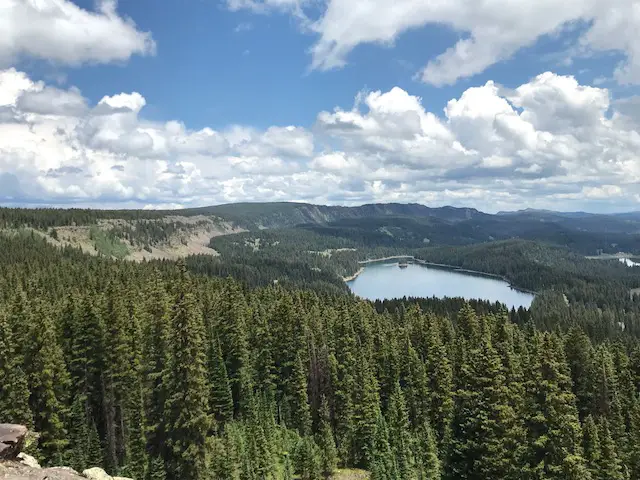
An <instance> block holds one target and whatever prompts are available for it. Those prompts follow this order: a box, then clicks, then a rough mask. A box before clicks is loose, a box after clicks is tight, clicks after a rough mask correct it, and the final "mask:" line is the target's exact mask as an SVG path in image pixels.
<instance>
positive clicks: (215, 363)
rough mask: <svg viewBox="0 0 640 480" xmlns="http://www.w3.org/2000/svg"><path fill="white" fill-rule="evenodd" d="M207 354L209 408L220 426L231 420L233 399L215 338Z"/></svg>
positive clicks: (218, 343)
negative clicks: (209, 391) (209, 388)
mask: <svg viewBox="0 0 640 480" xmlns="http://www.w3.org/2000/svg"><path fill="white" fill-rule="evenodd" d="M211 344H212V348H211V351H210V353H209V369H208V371H209V384H210V385H211V395H210V397H209V398H210V406H211V411H212V413H213V415H214V416H215V418H216V420H218V422H220V423H221V424H224V423H226V422H229V421H230V420H232V419H233V398H232V395H231V387H230V385H229V377H228V376H227V367H226V365H225V363H224V359H223V357H222V347H221V346H220V340H219V339H218V338H215V339H214V340H213V341H212V342H211Z"/></svg>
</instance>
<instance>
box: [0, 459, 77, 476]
mask: <svg viewBox="0 0 640 480" xmlns="http://www.w3.org/2000/svg"><path fill="white" fill-rule="evenodd" d="M43 479H46V480H83V479H84V477H82V476H80V474H79V473H78V472H76V471H75V470H73V469H72V468H69V467H55V468H34V467H29V466H27V465H23V464H22V463H20V462H16V461H8V462H0V480H43Z"/></svg>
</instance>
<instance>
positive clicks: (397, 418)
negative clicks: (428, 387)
mask: <svg viewBox="0 0 640 480" xmlns="http://www.w3.org/2000/svg"><path fill="white" fill-rule="evenodd" d="M387 425H388V428H389V446H390V447H391V453H392V454H393V458H394V460H395V464H396V468H397V470H398V474H399V475H400V478H403V479H404V478H407V479H411V478H414V475H415V471H414V464H415V462H414V458H413V448H412V447H413V445H412V441H411V435H410V433H409V414H408V411H407V406H406V403H405V400H404V395H403V393H402V390H401V389H400V385H399V384H397V383H396V388H395V390H394V392H393V394H392V395H391V399H390V400H389V411H388V412H387Z"/></svg>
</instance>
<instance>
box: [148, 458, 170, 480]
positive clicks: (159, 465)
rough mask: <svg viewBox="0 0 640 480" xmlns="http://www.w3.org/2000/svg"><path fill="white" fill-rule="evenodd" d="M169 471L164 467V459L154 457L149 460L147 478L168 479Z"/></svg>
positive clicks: (150, 479)
mask: <svg viewBox="0 0 640 480" xmlns="http://www.w3.org/2000/svg"><path fill="white" fill-rule="evenodd" d="M166 478H167V473H166V472H165V469H164V460H162V458H160V457H153V458H151V459H150V460H149V466H148V467H147V474H146V476H145V480H166Z"/></svg>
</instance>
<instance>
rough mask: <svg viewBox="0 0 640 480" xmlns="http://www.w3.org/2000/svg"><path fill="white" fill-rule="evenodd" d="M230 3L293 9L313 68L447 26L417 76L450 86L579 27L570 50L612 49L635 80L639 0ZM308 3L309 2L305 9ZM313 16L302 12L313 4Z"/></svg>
mask: <svg viewBox="0 0 640 480" xmlns="http://www.w3.org/2000/svg"><path fill="white" fill-rule="evenodd" d="M227 5H228V7H229V8H230V9H231V10H240V9H247V10H250V11H253V12H257V13H268V12H271V11H280V12H282V11H284V12H292V13H293V14H294V15H295V16H297V17H298V18H301V19H302V20H303V23H304V26H305V27H308V30H310V31H311V32H315V34H316V35H317V36H318V37H319V38H318V40H317V41H316V43H315V44H314V45H313V47H312V48H311V55H312V62H311V67H312V68H314V69H319V70H330V69H333V68H340V67H342V66H344V65H345V64H346V63H347V59H348V56H349V54H350V53H351V51H352V50H354V49H355V48H356V47H357V46H358V45H362V44H378V45H382V46H390V45H393V43H394V41H395V40H396V39H397V38H398V37H399V36H400V35H402V34H403V33H405V32H407V31H409V30H414V29H418V28H421V27H424V26H426V25H445V26H447V27H449V28H451V29H452V30H453V31H455V32H456V33H458V35H459V38H460V39H459V40H458V41H457V42H456V43H455V44H454V45H451V46H450V47H449V48H447V49H446V50H444V51H443V52H441V53H440V54H439V55H437V56H436V57H435V58H431V59H428V58H425V59H424V61H425V63H426V65H425V66H424V67H423V68H422V69H421V70H420V71H419V72H418V74H417V77H418V78H419V79H421V80H422V81H424V82H426V83H430V84H433V85H438V86H439V85H448V84H453V83H455V82H456V81H457V80H458V79H460V78H466V77H471V76H473V75H475V74H478V73H480V72H483V71H484V70H485V69H487V68H488V67H490V66H491V65H493V64H495V63H497V62H500V61H503V60H506V59H508V58H510V57H511V56H513V55H514V54H515V53H516V52H518V51H519V50H520V49H522V48H524V47H528V46H531V45H533V44H535V42H536V41H538V40H539V39H540V38H541V37H544V36H550V35H557V34H559V33H562V32H563V31H565V30H569V29H573V30H575V29H576V28H582V29H583V30H584V32H583V33H582V35H581V36H580V38H579V40H578V42H577V44H576V45H571V46H570V51H571V52H573V54H575V55H584V54H589V53H590V52H592V51H602V52H607V51H614V52H619V53H622V54H623V55H624V56H625V59H624V61H623V62H621V63H620V65H618V67H617V68H616V70H615V77H616V79H617V80H618V81H619V82H621V83H640V44H639V43H638V42H637V40H636V37H637V34H636V32H637V31H638V29H639V28H640V6H639V5H638V2H637V1H636V0H610V1H608V2H605V1H601V0H566V1H563V2H557V1H556V0H537V1H535V2H532V1H530V0H493V1H490V2H473V1H467V0H450V1H426V0H363V1H360V2H358V3H357V8H355V7H354V2H353V0H326V1H324V2H305V1H303V0H227ZM307 5H308V6H309V8H306V7H307ZM318 6H323V7H324V8H323V9H322V13H321V15H320V16H319V17H317V18H315V19H314V20H309V19H308V16H307V15H306V14H305V13H306V12H307V11H308V12H313V11H317V10H318ZM567 60H568V61H570V60H571V58H569V59H567Z"/></svg>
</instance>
